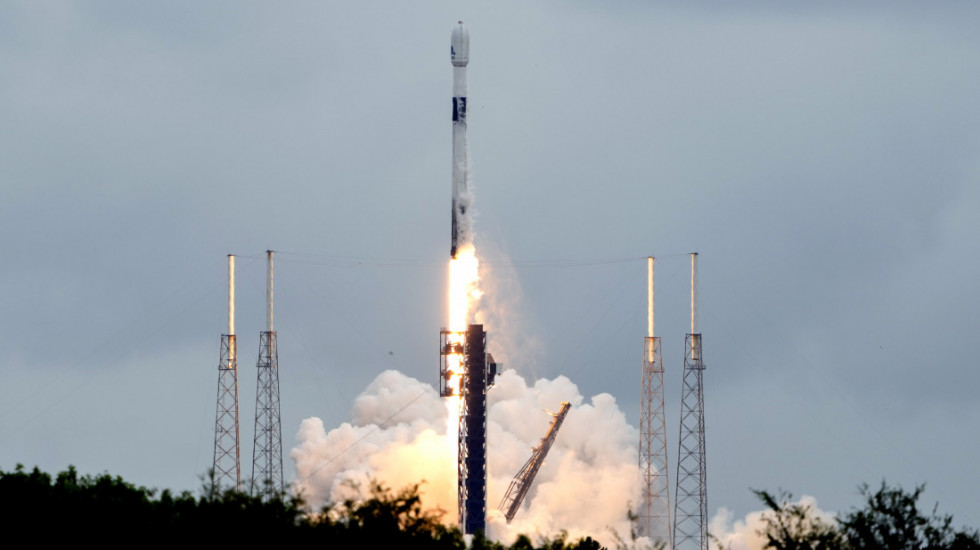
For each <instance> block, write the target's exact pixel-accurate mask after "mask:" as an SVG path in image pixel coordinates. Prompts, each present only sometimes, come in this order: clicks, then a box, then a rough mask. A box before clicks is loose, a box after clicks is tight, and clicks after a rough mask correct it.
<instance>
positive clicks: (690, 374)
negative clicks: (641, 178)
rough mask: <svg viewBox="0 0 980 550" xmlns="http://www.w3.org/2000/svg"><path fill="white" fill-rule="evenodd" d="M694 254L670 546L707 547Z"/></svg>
mask: <svg viewBox="0 0 980 550" xmlns="http://www.w3.org/2000/svg"><path fill="white" fill-rule="evenodd" d="M697 260H698V254H697V252H694V253H692V254H691V333H690V334H688V335H687V338H686V339H685V344H684V348H685V349H684V385H683V389H682V391H681V430H680V440H679V448H678V457H677V485H676V490H677V492H676V493H675V495H674V497H675V498H674V503H675V507H674V548H675V549H677V550H686V549H692V550H693V549H698V550H708V492H707V489H708V487H707V478H706V472H705V461H704V392H703V389H702V374H703V373H704V363H703V362H702V361H701V333H699V332H698V321H697V319H698V318H697V306H698V302H697V280H698V264H697Z"/></svg>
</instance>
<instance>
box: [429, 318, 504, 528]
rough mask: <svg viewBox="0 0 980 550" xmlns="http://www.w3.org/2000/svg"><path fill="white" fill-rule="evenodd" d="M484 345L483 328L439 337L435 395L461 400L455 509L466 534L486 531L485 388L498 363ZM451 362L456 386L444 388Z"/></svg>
mask: <svg viewBox="0 0 980 550" xmlns="http://www.w3.org/2000/svg"><path fill="white" fill-rule="evenodd" d="M486 343H487V333H486V332H485V331H484V330H483V325H469V326H468V327H467V329H466V332H465V333H463V332H451V331H447V330H443V331H442V332H441V333H440V348H439V349H440V351H439V353H440V356H441V358H440V367H439V371H440V379H441V381H440V395H442V396H443V397H448V396H456V395H458V396H459V397H460V398H461V399H460V410H459V440H458V455H457V456H458V461H457V470H456V474H457V506H458V510H459V524H460V527H461V528H462V530H463V532H464V533H466V534H473V533H476V532H477V531H484V532H485V531H486V528H487V389H488V388H490V387H491V386H493V381H494V377H495V376H496V374H497V364H496V363H494V361H493V356H491V355H489V354H488V353H487V352H486ZM460 355H461V356H460ZM451 363H455V364H459V365H461V367H462V373H461V374H460V377H461V380H460V381H459V385H458V386H455V387H454V386H452V385H449V384H447V381H448V380H449V379H450V378H451V373H452V368H451V366H450V364H451ZM457 388H458V389H457Z"/></svg>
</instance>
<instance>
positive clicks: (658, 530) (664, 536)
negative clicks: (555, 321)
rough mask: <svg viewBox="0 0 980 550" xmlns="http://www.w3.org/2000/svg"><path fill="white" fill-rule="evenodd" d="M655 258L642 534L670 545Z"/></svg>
mask: <svg viewBox="0 0 980 550" xmlns="http://www.w3.org/2000/svg"><path fill="white" fill-rule="evenodd" d="M653 264H654V259H653V257H650V258H647V266H648V267H647V337H646V338H645V339H644V342H643V375H642V379H641V383H640V388H641V393H642V395H641V399H640V403H641V407H642V410H641V412H640V444H639V452H638V455H639V468H640V509H639V511H638V518H637V519H638V521H639V525H638V527H639V532H640V534H641V535H646V536H648V537H650V538H651V539H659V540H661V541H665V542H667V547H668V548H671V547H673V544H672V543H671V535H672V533H671V524H670V485H669V481H668V475H667V425H666V415H665V414H664V367H663V358H662V356H661V354H660V337H658V336H654V293H653Z"/></svg>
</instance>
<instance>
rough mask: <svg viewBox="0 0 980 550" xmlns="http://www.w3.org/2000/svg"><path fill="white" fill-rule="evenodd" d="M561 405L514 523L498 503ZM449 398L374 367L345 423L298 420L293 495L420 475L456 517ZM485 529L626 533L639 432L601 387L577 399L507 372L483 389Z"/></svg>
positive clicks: (324, 495) (609, 541)
mask: <svg viewBox="0 0 980 550" xmlns="http://www.w3.org/2000/svg"><path fill="white" fill-rule="evenodd" d="M563 401H568V402H570V403H571V404H572V408H571V410H570V411H569V413H568V416H567V417H566V418H565V422H564V423H563V425H562V428H561V430H560V432H559V433H558V436H557V439H556V441H555V444H554V446H553V447H552V449H551V452H550V453H549V455H548V459H547V461H546V462H545V464H544V465H543V466H542V468H541V470H540V471H539V472H538V475H537V478H536V480H535V483H534V486H533V487H532V488H531V490H530V492H529V493H528V495H527V497H526V498H525V500H524V505H523V506H522V508H521V510H520V511H519V512H518V513H517V516H516V517H515V518H514V521H513V523H512V524H510V525H507V523H506V521H505V519H504V517H503V514H502V513H500V512H498V511H497V510H496V508H497V505H498V503H499V502H500V500H501V499H502V498H503V496H504V493H505V492H506V490H507V486H508V485H509V484H510V482H511V480H512V479H513V476H514V475H515V474H516V473H517V472H518V470H520V468H521V466H523V465H524V463H525V462H526V461H527V460H528V459H529V458H530V456H531V448H532V447H534V446H536V445H537V444H538V442H539V441H540V439H541V438H542V437H543V436H544V435H545V432H546V431H547V429H548V426H549V425H550V424H551V421H552V417H551V416H550V415H549V414H548V413H547V412H546V410H554V411H556V410H558V408H559V407H560V406H561V403H562V402H563ZM448 419H449V416H448V414H447V410H446V402H445V401H444V400H443V399H442V398H440V397H439V396H438V394H437V392H436V391H435V389H433V388H432V387H431V386H429V385H427V384H423V383H421V382H419V381H417V380H414V379H412V378H409V377H407V376H405V375H403V374H401V373H399V372H396V371H386V372H384V373H382V374H380V375H379V376H378V377H377V378H376V379H375V380H374V382H372V383H371V385H370V386H368V388H367V389H366V390H365V391H364V392H363V393H362V394H361V395H360V396H359V397H358V398H357V400H356V401H355V403H354V410H353V412H352V420H351V422H349V423H344V424H342V425H340V426H338V427H336V428H333V429H331V430H329V431H327V430H326V428H325V427H324V425H323V423H322V422H321V421H320V419H318V418H308V419H306V420H304V421H303V423H302V425H301V426H300V430H299V433H298V435H297V439H298V444H297V446H296V447H295V448H294V449H293V450H292V453H291V454H292V458H293V460H294V461H295V463H296V472H297V475H298V478H299V480H298V481H297V483H296V487H297V489H298V490H300V491H302V494H303V495H304V497H305V498H306V499H307V502H308V503H310V504H311V505H312V506H314V507H319V506H320V505H322V504H323V503H325V502H328V501H338V500H342V499H344V498H349V497H350V496H353V493H352V492H351V491H352V488H351V484H350V482H356V483H360V484H361V487H362V488H364V487H367V482H368V481H369V480H371V479H376V480H378V481H380V482H382V483H383V484H385V485H387V486H388V487H392V488H395V489H399V488H402V487H405V486H407V485H411V484H416V483H419V482H421V481H423V480H424V482H425V483H424V484H423V485H422V488H421V489H422V494H423V503H424V505H425V506H427V507H431V508H435V507H439V508H441V509H443V510H445V511H446V515H445V520H446V522H447V523H451V524H454V523H455V522H456V444H457V442H456V440H455V437H451V436H448V435H447V429H446V427H447V420H448ZM487 438H488V449H487V469H488V480H487V483H488V499H487V507H488V510H489V513H488V518H487V519H488V535H489V536H490V537H491V538H494V539H496V540H500V541H503V542H506V543H509V542H512V541H513V540H514V538H515V537H516V536H517V534H519V533H525V534H528V535H530V536H532V537H535V536H554V535H556V534H558V533H559V532H560V531H562V530H566V531H568V533H569V536H570V537H571V538H573V539H574V538H579V537H582V536H587V535H588V536H592V537H594V538H596V539H598V540H600V541H601V542H603V543H604V544H606V545H607V546H614V545H615V541H614V537H613V535H612V532H611V530H615V531H617V532H618V533H620V534H621V536H623V537H624V538H628V536H629V532H630V526H629V523H628V520H627V517H626V516H627V510H628V507H629V506H630V505H631V504H632V505H635V503H636V501H637V498H638V492H637V487H638V484H637V480H638V472H637V466H636V456H637V455H636V440H637V432H636V429H635V428H633V427H632V426H630V425H629V423H628V422H627V421H626V416H625V415H624V414H623V413H622V411H620V410H619V407H618V406H617V404H616V400H615V399H614V398H613V397H612V396H611V395H609V394H605V393H603V394H599V395H596V396H593V397H592V398H591V399H589V400H586V399H585V398H583V396H582V395H581V394H580V393H579V391H578V388H577V387H576V386H575V384H574V383H572V381H571V380H569V379H568V378H566V377H564V376H559V377H557V378H555V379H554V380H544V379H542V380H538V381H536V382H535V383H534V384H533V385H530V386H529V385H528V384H527V383H526V382H525V380H524V379H523V378H521V377H520V376H519V375H518V374H517V373H516V372H515V371H513V370H507V371H505V372H503V373H501V374H500V375H499V376H498V377H497V381H496V385H495V386H494V387H493V388H492V389H491V390H490V391H489V393H488V422H487Z"/></svg>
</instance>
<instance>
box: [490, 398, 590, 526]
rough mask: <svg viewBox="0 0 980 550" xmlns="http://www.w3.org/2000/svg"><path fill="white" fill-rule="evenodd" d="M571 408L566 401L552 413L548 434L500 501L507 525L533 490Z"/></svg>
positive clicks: (500, 507) (500, 508)
mask: <svg viewBox="0 0 980 550" xmlns="http://www.w3.org/2000/svg"><path fill="white" fill-rule="evenodd" d="M571 407H572V405H571V403H569V402H568V401H565V402H563V403H562V404H561V409H560V410H559V411H558V412H557V413H552V416H553V417H554V420H553V421H552V422H551V426H550V427H549V428H548V433H546V434H545V436H544V437H543V438H542V439H541V443H539V444H538V446H537V447H535V448H534V449H533V452H532V453H531V458H529V459H528V461H527V462H526V463H525V464H524V467H522V468H521V471H519V472H517V475H516V476H514V480H513V481H511V482H510V486H509V487H507V494H505V495H504V498H503V500H501V501H500V506H498V507H497V508H498V509H499V510H500V511H501V512H503V513H504V517H506V518H507V523H510V522H511V520H512V519H514V516H515V515H516V514H517V510H519V509H520V507H521V503H522V502H524V497H525V496H527V492H528V491H529V490H530V489H531V484H532V483H534V477H535V476H537V475H538V470H540V469H541V465H542V464H544V459H545V458H547V456H548V451H550V450H551V445H552V444H554V442H555V436H557V435H558V430H559V429H560V428H561V424H562V422H564V421H565V415H566V414H568V409H570V408H571Z"/></svg>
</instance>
